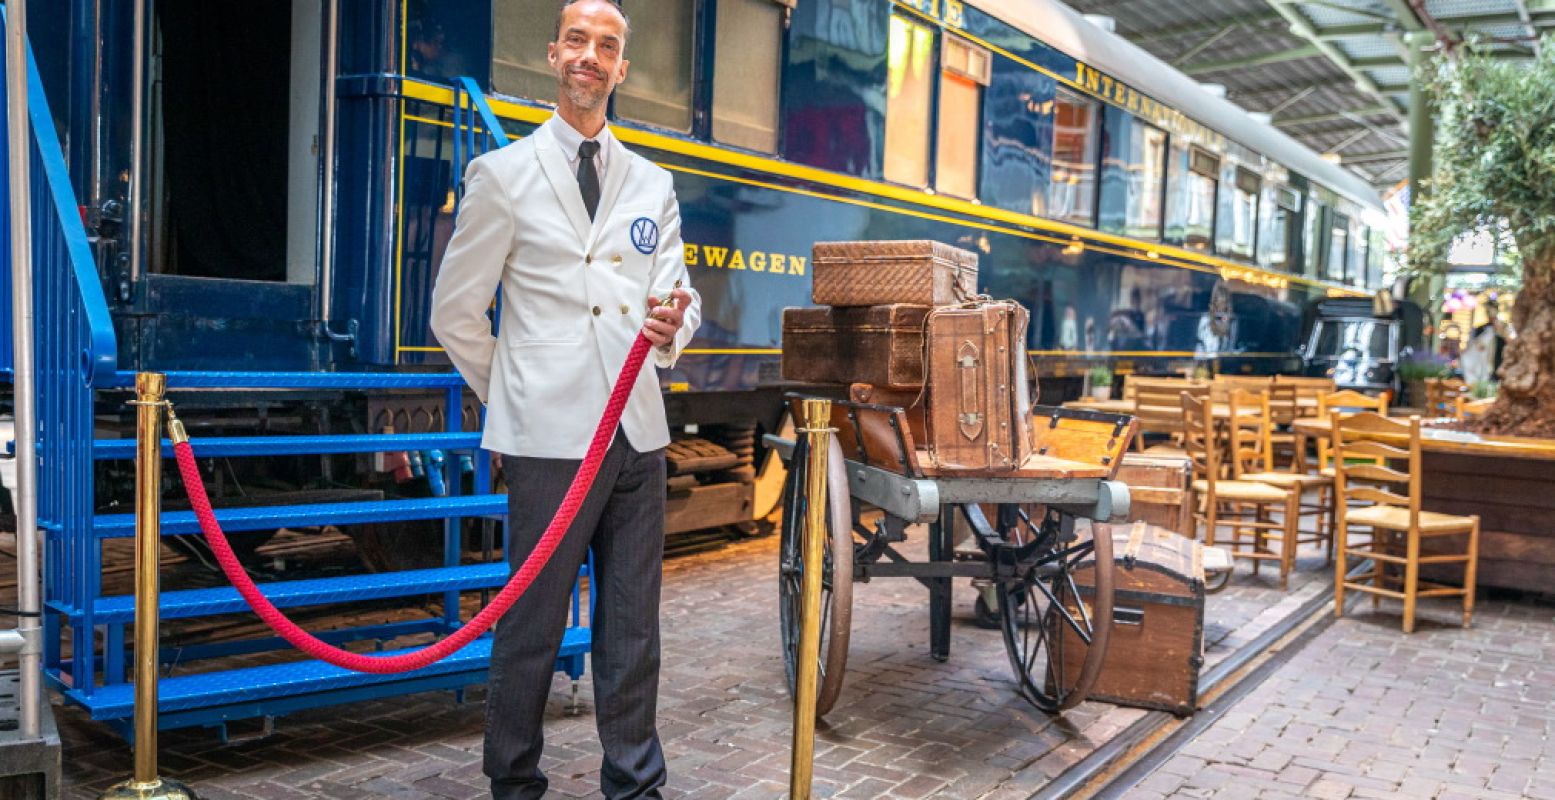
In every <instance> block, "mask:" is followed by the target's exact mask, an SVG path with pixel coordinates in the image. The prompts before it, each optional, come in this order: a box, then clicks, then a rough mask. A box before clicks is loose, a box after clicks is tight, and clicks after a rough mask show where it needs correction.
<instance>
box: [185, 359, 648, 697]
mask: <svg viewBox="0 0 1555 800" xmlns="http://www.w3.org/2000/svg"><path fill="white" fill-rule="evenodd" d="M650 346H651V344H650V343H649V341H648V339H647V338H646V337H644V336H643V335H642V334H641V333H639V334H638V335H637V341H636V342H634V343H633V344H632V349H631V351H630V352H629V353H628V354H627V356H626V364H625V365H623V366H622V367H621V374H620V375H619V376H618V377H617V378H616V384H615V390H614V391H613V392H611V394H610V402H609V403H607V404H606V405H605V415H604V417H602V418H601V419H600V420H599V427H598V428H596V429H595V431H594V441H593V442H591V443H590V444H589V449H588V454H587V455H586V456H584V458H583V464H582V465H581V466H579V467H578V473H577V475H575V476H573V479H572V485H571V486H570V487H568V489H567V495H566V497H564V498H563V499H562V504H561V507H560V508H558V509H557V510H556V516H555V517H553V518H552V519H551V524H550V527H548V528H546V529H545V533H544V534H542V535H541V536H540V542H539V543H538V544H536V545H535V549H534V551H533V552H531V553H530V554H529V556H528V557H527V558H525V559H524V564H523V566H521V567H519V568H518V571H517V572H515V573H513V577H512V578H510V579H509V580H508V582H507V585H506V586H503V587H502V591H501V592H498V593H497V596H496V597H495V598H493V599H492V601H491V604H490V605H488V606H486V607H485V608H483V609H481V611H480V613H479V614H476V615H475V618H474V619H471V620H470V621H469V622H468V623H466V624H465V625H464V626H463V627H461V628H459V629H458V630H456V631H454V632H453V633H452V634H450V635H449V636H448V637H447V638H444V639H441V640H439V641H437V642H435V643H433V644H430V645H428V646H426V647H423V648H421V649H419V650H415V651H412V652H409V653H403V654H400V655H395V656H370V655H362V654H359V653H352V652H350V651H348V650H342V649H340V648H338V647H335V646H334V645H331V644H328V643H326V642H323V641H320V640H319V639H318V638H316V637H314V636H313V635H312V634H310V633H308V632H307V631H305V630H303V629H302V628H300V627H298V626H297V624H296V623H294V622H292V621H291V620H290V619H287V618H286V615H285V614H283V613H281V610H280V609H278V608H276V607H275V606H274V605H272V604H271V603H270V601H269V600H267V599H266V598H265V596H264V593H262V592H260V591H259V587H258V586H255V585H254V581H253V580H252V579H250V578H249V577H248V573H247V572H246V571H245V570H244V569H243V566H242V565H241V564H239V563H238V559H237V556H235V555H233V553H232V546H231V545H229V544H228V543H227V537H226V535H225V534H223V533H222V531H221V525H220V524H219V523H217V522H216V515H215V514H214V513H213V512H212V511H211V501H210V497H208V496H207V495H206V493H205V482H204V481H203V480H202V479H201V478H200V469H199V466H198V465H197V464H196V463H195V460H194V450H193V449H192V448H190V446H189V443H188V442H180V443H179V444H177V445H175V447H174V452H175V453H176V454H177V456H178V471H179V473H181V474H182V475H183V479H184V489H185V490H186V491H187V492H188V493H189V502H190V504H191V505H193V506H194V513H195V516H197V517H199V520H200V529H201V530H202V531H204V532H205V537H206V539H207V540H208V541H209V542H210V545H211V550H213V551H214V552H215V553H216V561H217V563H219V564H220V565H221V571H222V572H225V573H226V574H227V579H228V580H230V581H231V582H232V585H233V586H234V587H236V588H237V590H238V594H241V595H242V596H243V599H244V600H246V601H247V602H248V605H249V607H250V608H252V609H254V613H256V614H258V615H259V618H260V619H262V620H264V621H265V624H266V625H269V626H270V627H271V629H273V630H274V631H275V632H276V633H278V634H280V636H281V638H283V639H285V640H286V641H288V642H290V643H291V644H292V646H293V647H296V648H297V649H298V650H301V651H303V652H304V653H307V654H308V655H310V656H313V657H314V658H316V659H319V660H320V661H325V662H328V663H330V664H333V665H335V666H337V667H343V668H345V669H349V670H355V671H357V672H374V673H379V674H387V673H394V672H409V671H411V670H414V669H420V668H422V667H425V666H427V665H429V664H432V663H434V662H436V661H439V660H441V659H443V658H446V657H448V656H449V655H451V654H453V653H454V652H455V651H457V650H458V649H459V648H461V647H464V646H465V645H467V644H469V643H470V642H471V641H474V640H475V638H476V637H478V636H480V635H481V634H483V633H485V632H486V631H487V630H488V629H490V628H491V626H492V624H493V623H495V622H496V621H497V620H498V619H499V618H500V617H501V616H502V615H503V614H504V613H506V612H507V610H508V609H509V608H512V607H513V603H514V602H516V601H517V600H518V598H519V596H520V595H522V594H523V593H524V590H526V589H528V588H529V584H531V583H533V582H534V579H535V577H536V576H537V575H539V574H540V570H542V569H544V568H545V564H546V562H547V561H549V560H550V558H551V554H552V553H554V552H556V546H557V545H558V544H560V543H561V538H562V536H563V534H565V533H566V532H567V528H568V527H570V526H571V525H572V520H573V517H576V516H577V514H578V509H579V508H580V507H581V506H582V505H583V499H584V497H586V496H587V495H588V492H589V487H590V486H592V485H593V483H594V476H595V475H596V474H597V473H598V472H599V465H600V462H602V461H603V460H604V458H605V451H607V450H609V449H610V442H611V440H612V439H613V438H614V437H615V432H616V425H617V424H618V423H619V422H620V421H621V411H622V409H624V408H625V407H626V399H627V397H628V396H629V395H631V393H632V386H633V385H634V384H636V383H637V376H638V374H639V373H641V372H642V366H643V361H644V360H645V359H646V358H647V355H648V348H649V347H650Z"/></svg>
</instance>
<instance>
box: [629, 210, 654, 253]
mask: <svg viewBox="0 0 1555 800" xmlns="http://www.w3.org/2000/svg"><path fill="white" fill-rule="evenodd" d="M632 246H633V247H635V248H637V252H639V253H642V254H643V255H645V256H648V255H653V251H654V250H655V249H656V248H658V246H659V225H658V223H656V222H654V221H653V220H651V219H648V218H647V217H638V218H637V219H635V220H633V221H632Z"/></svg>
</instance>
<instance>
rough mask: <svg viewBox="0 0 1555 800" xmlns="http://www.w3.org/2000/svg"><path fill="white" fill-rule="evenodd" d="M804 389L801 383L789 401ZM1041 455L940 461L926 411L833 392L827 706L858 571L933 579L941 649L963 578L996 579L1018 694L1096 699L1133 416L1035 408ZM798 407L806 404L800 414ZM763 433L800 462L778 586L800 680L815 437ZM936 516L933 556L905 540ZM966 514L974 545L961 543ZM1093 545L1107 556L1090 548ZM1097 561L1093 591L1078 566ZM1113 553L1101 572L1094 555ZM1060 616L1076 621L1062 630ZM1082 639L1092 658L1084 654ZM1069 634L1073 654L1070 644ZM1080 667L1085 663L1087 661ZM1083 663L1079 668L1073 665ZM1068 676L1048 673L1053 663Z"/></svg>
mask: <svg viewBox="0 0 1555 800" xmlns="http://www.w3.org/2000/svg"><path fill="white" fill-rule="evenodd" d="M801 399H802V398H801V397H799V396H798V395H789V400H790V402H791V403H795V404H797V402H798V401H799V400H801ZM1034 411H1035V413H1034V414H1033V416H1032V418H1031V423H1032V427H1033V437H1032V438H1033V445H1034V447H1033V453H1032V454H1031V456H1030V457H1029V458H1027V459H1026V460H1025V461H1024V463H1023V464H1022V465H1021V467H1020V468H1019V469H1017V470H1013V471H1005V472H1000V473H995V474H977V475H974V474H966V473H960V472H957V473H942V472H938V471H936V470H935V469H934V468H933V467H932V466H931V459H930V458H929V455H928V453H927V452H926V451H921V450H919V449H918V447H917V446H915V442H917V441H921V439H920V438H919V436H921V422H922V420H921V418H920V417H917V416H915V415H914V414H912V413H911V412H909V411H907V410H904V409H903V408H900V407H897V406H889V405H879V404H872V403H859V402H845V401H835V400H834V401H833V402H832V427H833V428H834V429H835V431H836V432H835V433H834V435H833V436H832V437H831V442H832V445H831V447H832V449H831V458H830V459H829V460H828V463H829V465H830V469H829V470H828V472H829V473H830V474H829V476H828V493H829V495H828V506H829V511H828V522H829V531H828V536H827V543H826V557H825V564H824V567H823V569H824V574H823V576H822V586H823V590H822V591H823V601H822V602H823V612H822V631H821V633H822V643H821V652H820V680H819V689H818V694H819V697H818V700H817V704H816V713H817V715H822V714H825V713H826V712H827V711H829V710H830V709H831V707H832V705H833V704H834V703H835V702H836V700H837V696H838V693H839V692H840V690H841V688H842V678H843V674H844V672H845V671H846V668H847V652H848V639H849V635H850V632H851V627H852V605H853V584H854V582H859V581H869V580H871V579H873V578H893V577H905V578H913V579H915V580H917V581H918V582H919V583H921V584H923V586H924V587H925V588H927V589H928V591H929V645H930V654H931V655H932V656H933V657H934V658H936V659H939V660H941V661H943V660H945V659H947V658H948V657H949V655H950V612H951V585H952V581H953V579H955V578H973V579H976V580H977V582H978V583H980V584H983V585H985V586H991V587H992V588H993V591H994V595H995V598H996V599H995V601H994V605H995V606H996V607H997V608H996V611H994V613H996V614H997V618H998V620H999V627H1000V628H1001V630H1002V631H1003V635H1004V644H1005V648H1006V650H1007V651H1008V653H1009V657H1010V666H1011V668H1012V669H1013V671H1014V673H1015V679H1016V685H1017V690H1018V692H1019V693H1020V695H1021V696H1022V697H1024V698H1026V700H1028V701H1029V702H1031V703H1032V704H1033V705H1034V706H1036V707H1037V708H1039V709H1041V710H1043V711H1046V712H1049V713H1054V712H1058V711H1061V710H1063V709H1067V708H1071V707H1073V706H1075V705H1076V704H1078V703H1079V702H1080V701H1081V700H1084V699H1085V697H1086V695H1087V693H1088V692H1089V691H1090V689H1091V687H1092V686H1093V685H1094V684H1095V682H1096V678H1097V676H1098V674H1099V672H1100V669H1101V663H1102V659H1103V657H1104V656H1105V655H1106V649H1107V640H1108V636H1109V634H1110V632H1111V629H1112V626H1111V625H1110V624H1098V621H1102V620H1105V621H1108V622H1110V621H1111V620H1112V614H1113V611H1112V572H1111V565H1112V563H1113V558H1112V553H1111V550H1112V536H1111V534H1110V533H1109V532H1108V529H1109V526H1108V525H1107V524H1106V523H1107V522H1108V521H1110V520H1116V519H1125V518H1127V514H1128V503H1129V498H1128V488H1127V487H1126V486H1124V485H1123V484H1121V483H1118V482H1116V481H1113V480H1111V478H1112V476H1113V474H1114V472H1115V471H1116V469H1117V467H1118V464H1119V463H1120V460H1121V457H1122V454H1123V452H1124V451H1125V450H1126V448H1127V447H1128V445H1129V442H1130V440H1131V439H1132V438H1133V435H1134V428H1135V424H1134V420H1133V418H1132V417H1128V416H1122V415H1117V414H1102V413H1097V412H1089V411H1076V410H1071V409H1058V408H1047V407H1037V408H1036V409H1035V410H1034ZM796 418H798V417H796ZM766 441H767V443H768V445H769V446H772V447H774V448H776V449H778V451H779V452H780V453H781V454H782V455H783V456H784V458H785V460H786V461H787V462H788V464H789V474H788V481H787V484H786V485H785V487H784V499H783V503H784V505H783V524H782V528H781V543H780V564H779V581H778V591H779V595H780V604H779V609H780V618H781V624H782V640H783V648H784V657H785V660H786V665H787V669H788V683H789V690H790V691H791V692H792V691H793V687H794V681H795V673H796V663H795V662H796V659H797V652H798V646H799V620H800V587H801V585H802V583H803V563H802V559H801V555H800V554H801V552H802V547H801V542H800V539H801V534H800V527H801V522H800V521H801V520H803V519H804V506H803V503H804V496H803V492H802V491H801V490H800V488H799V487H802V486H804V479H805V476H804V475H803V474H801V473H802V472H803V471H804V469H805V463H806V458H805V456H806V454H805V452H804V451H805V448H806V444H805V437H799V439H798V441H797V442H795V441H789V440H786V439H780V438H778V437H774V436H768V437H767V438H766ZM918 523H925V524H927V526H928V531H927V534H928V550H929V560H928V561H926V562H915V561H911V560H909V559H908V558H907V557H906V556H904V555H903V554H902V553H900V552H899V551H898V550H897V549H896V545H897V544H899V543H901V542H904V541H906V539H907V536H908V532H907V528H908V526H911V525H914V524H918ZM963 524H964V525H966V526H967V528H968V529H969V530H970V537H968V538H969V539H970V540H971V542H973V543H975V551H972V552H970V553H968V552H962V553H958V552H957V551H956V548H955V543H956V541H957V538H958V537H957V535H956V528H957V526H959V525H963ZM1093 553H1094V556H1093ZM1082 562H1084V563H1085V570H1086V572H1087V577H1086V579H1085V582H1086V583H1089V584H1090V586H1087V587H1085V588H1084V590H1083V592H1082V590H1081V589H1080V588H1078V587H1077V585H1076V582H1075V575H1074V573H1075V571H1076V569H1077V568H1079V567H1080V565H1081V563H1082ZM1093 564H1095V565H1102V566H1098V567H1096V569H1095V574H1094V576H1090V575H1089V573H1090V571H1091V569H1092V565H1093ZM1060 629H1062V630H1064V631H1066V632H1067V634H1069V635H1065V636H1059V635H1057V632H1058V631H1059V630H1060ZM1075 647H1080V648H1082V649H1084V651H1085V652H1084V654H1083V657H1079V656H1077V655H1076V654H1075V653H1074V652H1072V650H1073V648H1075ZM1065 648H1070V650H1071V652H1068V653H1066V652H1065ZM1076 665H1078V667H1076ZM1076 668H1078V671H1079V674H1078V675H1077V676H1076V675H1074V674H1073V673H1074V671H1075V670H1076ZM1050 675H1051V676H1057V679H1056V680H1050V679H1049V676H1050Z"/></svg>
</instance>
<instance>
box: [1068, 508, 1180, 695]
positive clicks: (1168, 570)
mask: <svg viewBox="0 0 1555 800" xmlns="http://www.w3.org/2000/svg"><path fill="white" fill-rule="evenodd" d="M1111 529H1112V537H1113V538H1112V552H1113V560H1114V568H1113V611H1112V618H1113V626H1112V641H1111V643H1110V645H1109V646H1108V648H1107V656H1106V658H1105V659H1103V661H1102V670H1101V675H1100V677H1099V678H1098V679H1097V681H1096V686H1095V688H1094V689H1092V690H1091V697H1092V698H1094V699H1097V700H1105V701H1107V702H1110V703H1117V704H1119V705H1126V706H1137V707H1139V708H1154V709H1160V710H1162V711H1170V712H1172V713H1173V714H1177V715H1179V716H1185V715H1188V714H1192V713H1193V711H1194V709H1195V708H1196V707H1197V705H1198V699H1199V669H1200V667H1202V666H1203V665H1204V569H1203V564H1202V561H1201V555H1200V545H1199V543H1198V542H1195V541H1192V540H1190V539H1186V538H1183V537H1181V536H1178V535H1177V534H1175V533H1172V532H1171V531H1167V530H1164V529H1162V528H1159V527H1155V526H1152V525H1148V524H1146V523H1143V522H1136V523H1133V524H1131V525H1116V526H1112V528H1111ZM1088 567H1089V568H1088ZM1094 574H1095V573H1094V567H1093V566H1090V565H1088V564H1085V563H1082V564H1081V565H1080V569H1079V570H1078V571H1077V572H1076V574H1075V583H1076V584H1077V585H1078V586H1079V587H1080V591H1081V592H1082V593H1084V592H1085V591H1086V590H1087V589H1088V588H1089V587H1091V586H1093V585H1095V577H1094ZM1071 611H1072V612H1075V613H1078V612H1077V609H1071ZM1055 619H1056V617H1055ZM1055 624H1056V623H1055ZM1057 627H1058V629H1059V632H1060V633H1059V635H1060V636H1062V637H1063V645H1062V646H1063V650H1064V674H1065V675H1078V674H1079V672H1080V665H1081V662H1082V661H1083V660H1084V658H1085V654H1084V649H1083V647H1082V646H1081V644H1080V641H1079V639H1078V638H1077V637H1076V636H1075V635H1074V633H1073V631H1071V630H1070V629H1069V628H1068V627H1067V626H1063V625H1057ZM1053 680H1054V676H1053V675H1051V674H1050V675H1048V681H1049V682H1050V683H1051V681H1053Z"/></svg>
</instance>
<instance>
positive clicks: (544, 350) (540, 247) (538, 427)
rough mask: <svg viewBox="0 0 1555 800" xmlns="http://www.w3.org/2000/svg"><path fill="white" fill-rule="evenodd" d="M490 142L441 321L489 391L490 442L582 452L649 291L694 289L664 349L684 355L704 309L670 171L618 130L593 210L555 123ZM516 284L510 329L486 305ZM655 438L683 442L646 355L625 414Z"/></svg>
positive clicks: (539, 451) (466, 367)
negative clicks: (672, 429) (672, 428)
mask: <svg viewBox="0 0 1555 800" xmlns="http://www.w3.org/2000/svg"><path fill="white" fill-rule="evenodd" d="M566 124H567V123H566V122H563V121H562V120H561V119H560V118H559V117H554V116H553V117H552V118H551V119H550V120H549V121H547V122H546V123H545V124H544V125H541V126H540V127H539V129H537V130H536V131H535V132H534V134H533V135H531V136H529V137H526V138H524V139H520V140H519V141H517V142H514V143H512V144H510V145H508V146H506V147H503V148H500V149H498V150H493V151H491V152H489V153H486V154H484V155H482V156H480V157H479V158H477V159H475V160H474V161H472V162H470V166H469V168H468V170H467V171H466V172H465V178H464V180H465V184H464V186H465V188H464V199H463V200H462V201H461V202H460V204H459V216H458V220H457V222H456V223H455V226H454V233H453V238H452V239H451V240H450V241H449V243H448V250H447V252H446V253H445V254H444V256H443V261H442V264H441V265H440V267H439V269H438V274H437V282H436V285H435V287H434V288H433V290H432V331H433V333H435V334H436V335H437V339H438V341H439V342H441V343H442V345H443V347H444V349H445V350H447V352H448V357H449V359H451V360H452V361H453V363H454V367H455V368H457V369H458V370H459V373H460V374H461V375H463V376H464V379H465V381H466V382H468V383H469V384H470V388H472V389H474V390H475V394H476V395H477V396H479V397H480V399H481V401H482V402H484V403H486V430H485V434H484V435H483V437H482V439H481V445H482V446H483V447H485V448H486V449H488V450H492V451H495V452H498V453H507V454H509V455H516V456H533V457H538V458H567V459H580V458H582V457H583V455H584V453H585V452H586V451H587V449H588V445H589V441H590V440H591V439H592V438H593V434H594V428H595V426H596V425H597V424H598V422H599V418H600V416H601V415H602V414H603V413H604V409H605V402H606V400H607V399H608V398H609V396H610V390H611V387H612V384H614V382H615V379H616V375H617V374H618V373H619V372H620V370H621V365H622V364H623V363H625V361H626V354H627V351H628V350H629V349H630V348H631V345H632V341H633V340H634V339H635V338H636V336H637V332H638V331H639V330H640V329H641V328H642V325H643V320H644V318H645V317H646V316H647V311H648V307H647V302H648V298H649V297H660V298H662V297H665V296H667V295H668V294H669V293H670V290H672V289H673V288H675V287H676V286H679V287H681V288H683V289H686V290H687V291H689V292H690V293H691V298H692V300H691V306H690V308H688V309H687V310H686V314H685V324H684V326H683V327H682V328H681V329H680V331H679V333H678V335H677V336H676V337H675V341H674V342H673V343H672V344H671V345H670V346H668V347H664V348H655V349H654V350H653V352H652V356H653V357H652V360H651V363H654V364H657V365H658V366H660V367H665V368H669V367H672V366H674V364H675V359H676V358H677V357H679V355H680V351H681V350H682V349H683V348H684V347H685V346H686V343H687V342H689V341H690V340H691V337H692V334H693V333H694V332H695V331H696V328H697V324H698V322H699V321H700V320H701V299H700V297H698V295H697V293H696V291H695V290H693V289H692V288H691V282H690V279H689V278H688V276H687V274H686V264H685V259H684V248H683V247H682V245H681V240H680V205H679V204H678V203H677V202H676V200H675V188H674V184H673V181H672V180H671V178H670V174H669V173H668V172H666V171H665V170H664V169H663V168H661V167H659V166H657V165H655V164H653V163H651V162H649V161H648V160H647V159H644V158H642V157H640V156H638V155H636V154H634V153H632V152H631V151H629V150H627V149H626V148H625V147H624V146H622V145H621V144H620V142H619V141H617V140H616V138H615V137H613V136H612V137H610V145H609V146H610V148H611V150H610V153H609V156H608V162H607V163H608V164H609V168H608V169H606V170H605V175H604V185H603V186H602V187H601V191H600V200H599V207H598V209H597V214H596V215H595V219H594V221H593V222H592V223H591V222H590V221H589V217H588V211H587V210H586V209H585V208H584V205H583V196H582V194H581V193H580V192H579V190H578V180H577V176H576V173H575V172H573V170H572V169H570V168H569V167H568V166H567V156H568V154H567V153H564V152H562V150H561V147H560V145H559V144H558V143H557V139H556V137H555V135H554V134H553V133H552V127H553V126H557V125H566ZM494 290H500V292H501V297H502V305H501V320H500V326H499V334H498V336H495V337H494V336H493V335H492V332H491V321H490V320H489V319H488V317H487V315H486V312H487V310H488V309H489V308H490V307H491V301H492V296H493V294H494ZM621 430H622V432H624V433H625V435H626V438H627V441H628V442H630V443H631V445H632V447H633V448H635V449H637V450H638V451H641V452H647V451H650V450H655V449H658V448H660V447H664V446H666V445H668V444H669V427H668V425H667V424H666V422H665V417H664V400H663V398H662V397H661V396H660V394H659V381H658V375H657V374H656V372H655V371H654V370H653V369H652V368H651V367H648V366H646V365H645V366H644V368H643V370H642V372H641V373H639V374H638V375H637V379H636V382H635V383H634V384H633V385H632V394H631V398H630V399H629V400H628V401H627V404H626V410H625V412H624V413H623V414H622V415H621Z"/></svg>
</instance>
